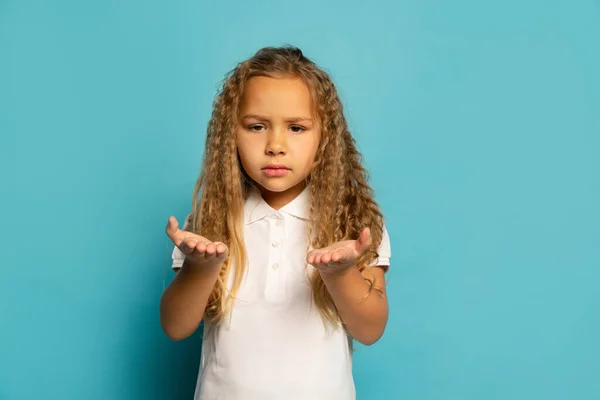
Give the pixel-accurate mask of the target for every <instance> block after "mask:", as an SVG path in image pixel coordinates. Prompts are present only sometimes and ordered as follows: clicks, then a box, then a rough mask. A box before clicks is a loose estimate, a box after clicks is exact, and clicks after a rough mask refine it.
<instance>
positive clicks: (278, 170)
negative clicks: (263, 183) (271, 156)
mask: <svg viewBox="0 0 600 400" xmlns="http://www.w3.org/2000/svg"><path fill="white" fill-rule="evenodd" d="M262 170H263V173H264V174H265V175H267V176H268V177H280V176H285V175H287V173H288V172H289V171H290V169H289V168H288V167H286V166H285V165H283V164H269V165H267V166H265V167H263V169H262Z"/></svg>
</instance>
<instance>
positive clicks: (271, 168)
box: [263, 164, 289, 170]
mask: <svg viewBox="0 0 600 400" xmlns="http://www.w3.org/2000/svg"><path fill="white" fill-rule="evenodd" d="M263 169H270V170H278V169H285V170H289V168H288V167H286V166H285V165H283V164H269V165H267V166H266V167H264V168H263Z"/></svg>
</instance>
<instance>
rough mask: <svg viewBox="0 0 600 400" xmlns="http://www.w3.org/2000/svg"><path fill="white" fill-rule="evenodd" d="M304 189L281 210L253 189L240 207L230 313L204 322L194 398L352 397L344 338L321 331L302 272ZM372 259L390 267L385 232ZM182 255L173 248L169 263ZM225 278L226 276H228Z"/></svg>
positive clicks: (306, 205)
mask: <svg viewBox="0 0 600 400" xmlns="http://www.w3.org/2000/svg"><path fill="white" fill-rule="evenodd" d="M309 200H310V193H309V190H308V188H306V189H305V190H304V191H303V192H302V193H301V194H300V195H298V197H296V198H295V199H294V200H293V201H292V202H290V203H289V204H287V205H286V206H284V207H282V208H281V209H280V210H274V209H273V208H271V207H270V206H269V205H268V204H267V203H266V202H265V201H264V200H263V199H262V197H261V195H260V192H259V191H258V190H254V191H253V192H252V193H251V194H250V196H249V198H248V199H247V201H246V203H245V207H244V240H245V244H246V250H247V254H248V269H247V273H246V274H245V276H244V279H243V281H242V284H241V287H240V290H239V293H238V297H237V299H236V301H235V302H234V305H233V310H232V315H231V318H226V319H225V320H224V321H223V322H222V323H221V324H218V325H215V324H212V323H210V322H207V323H205V327H204V337H203V342H202V357H201V362H200V371H199V374H198V381H197V386H196V393H195V397H194V398H195V399H200V400H353V399H355V398H356V394H355V389H354V380H353V377H352V349H351V340H350V338H349V337H348V336H347V334H346V333H345V332H344V331H343V330H342V329H341V328H340V329H333V328H331V327H328V328H326V326H325V325H324V323H323V321H322V319H321V317H320V315H319V312H318V310H317V309H316V307H314V306H312V307H311V299H312V290H311V286H310V282H309V280H308V276H309V275H307V273H308V274H310V273H311V272H312V269H313V267H312V266H308V271H307V269H306V267H305V266H306V254H307V245H308V240H307V230H308V222H309V219H308V217H309ZM378 253H379V259H378V260H376V262H374V263H373V265H383V266H389V264H390V257H391V250H390V240H389V236H388V233H387V230H386V229H384V232H383V239H382V242H381V246H380V247H379V250H378ZM184 258H185V255H184V254H183V253H182V252H181V251H180V250H179V249H178V248H177V247H175V249H174V250H173V268H174V269H178V268H180V267H181V265H182V264H183V260H184ZM230 283H231V280H230Z"/></svg>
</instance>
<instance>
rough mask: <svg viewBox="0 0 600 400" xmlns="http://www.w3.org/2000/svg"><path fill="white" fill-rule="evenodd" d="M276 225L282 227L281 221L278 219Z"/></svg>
mask: <svg viewBox="0 0 600 400" xmlns="http://www.w3.org/2000/svg"><path fill="white" fill-rule="evenodd" d="M275 225H276V226H281V219H279V218H278V219H277V221H275Z"/></svg>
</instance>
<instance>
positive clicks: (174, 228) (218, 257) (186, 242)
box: [166, 217, 229, 268]
mask: <svg viewBox="0 0 600 400" xmlns="http://www.w3.org/2000/svg"><path fill="white" fill-rule="evenodd" d="M166 231H167V236H169V238H170V239H171V240H172V241H173V243H174V244H175V246H177V247H178V248H179V250H181V251H182V252H183V254H185V256H186V259H187V260H190V261H191V262H192V264H194V265H197V266H199V267H201V268H210V267H217V266H219V267H220V266H221V264H223V261H225V259H226V258H227V255H228V254H229V249H228V248H227V246H226V245H225V244H224V243H222V242H211V241H210V240H208V239H206V238H205V237H202V236H200V235H196V234H194V233H192V232H187V231H182V230H181V229H179V223H178V222H177V219H175V217H169V222H168V223H167V228H166Z"/></svg>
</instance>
